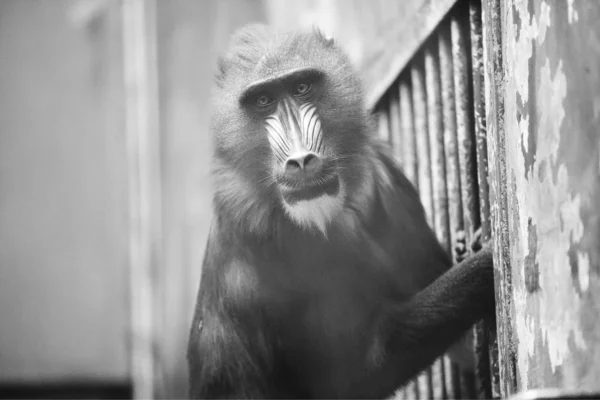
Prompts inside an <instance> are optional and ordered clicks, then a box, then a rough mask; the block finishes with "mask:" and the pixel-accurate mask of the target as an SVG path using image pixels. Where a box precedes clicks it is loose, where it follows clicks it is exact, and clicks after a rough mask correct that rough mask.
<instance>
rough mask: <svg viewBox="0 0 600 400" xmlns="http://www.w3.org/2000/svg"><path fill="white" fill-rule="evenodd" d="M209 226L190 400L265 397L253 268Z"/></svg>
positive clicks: (191, 355) (263, 345)
mask: <svg viewBox="0 0 600 400" xmlns="http://www.w3.org/2000/svg"><path fill="white" fill-rule="evenodd" d="M231 246H232V242H231V238H229V237H228V235H227V234H223V232H222V229H220V227H218V226H216V224H215V221H214V220H213V222H212V223H211V229H210V233H209V238H208V241H207V246H206V250H205V257H204V262H203V268H202V278H201V280H200V289H199V291H198V297H197V299H196V306H195V312H194V317H193V322H192V327H191V332H190V338H189V342H188V354H187V357H188V365H189V374H190V395H191V397H192V398H206V397H209V398H210V397H215V396H222V395H223V394H224V393H225V394H228V395H231V396H233V397H262V396H264V392H263V384H264V378H265V377H266V376H267V375H268V370H270V368H271V365H270V363H271V345H270V339H269V337H268V336H269V335H268V332H267V331H266V329H264V326H265V325H264V321H263V315H262V313H261V312H260V305H259V302H260V299H259V293H258V288H257V285H258V282H257V276H256V272H255V269H254V268H253V267H252V265H250V263H249V262H247V261H246V260H245V258H244V257H243V256H242V255H241V252H240V251H238V249H235V248H232V247H231Z"/></svg>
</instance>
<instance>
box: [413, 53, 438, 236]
mask: <svg viewBox="0 0 600 400" xmlns="http://www.w3.org/2000/svg"><path fill="white" fill-rule="evenodd" d="M411 77H412V84H413V88H412V89H413V90H412V95H413V112H414V118H415V119H414V128H415V142H416V148H417V156H418V160H419V165H418V169H417V177H418V178H417V179H418V182H419V196H420V197H421V202H422V203H423V207H424V208H425V214H426V215H427V220H428V222H429V225H430V226H433V195H432V190H433V188H432V186H431V158H430V155H429V134H428V123H427V111H428V110H427V94H426V92H425V71H424V68H423V60H422V57H421V56H418V58H416V59H415V60H414V61H413V64H412V66H411Z"/></svg>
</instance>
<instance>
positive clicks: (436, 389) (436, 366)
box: [431, 356, 447, 399]
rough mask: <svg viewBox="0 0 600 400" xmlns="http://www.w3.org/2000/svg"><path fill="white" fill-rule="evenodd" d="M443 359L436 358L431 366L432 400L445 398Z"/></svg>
mask: <svg viewBox="0 0 600 400" xmlns="http://www.w3.org/2000/svg"><path fill="white" fill-rule="evenodd" d="M443 359H444V356H442V357H440V358H438V359H437V360H435V362H434V363H433V365H432V366H431V383H432V385H431V388H432V393H433V397H432V398H433V399H445V398H446V397H447V392H446V379H445V370H444V360H443Z"/></svg>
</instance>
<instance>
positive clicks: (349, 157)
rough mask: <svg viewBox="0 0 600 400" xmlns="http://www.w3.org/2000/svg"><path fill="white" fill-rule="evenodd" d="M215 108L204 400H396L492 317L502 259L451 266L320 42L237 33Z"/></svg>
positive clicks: (201, 341) (346, 73)
mask: <svg viewBox="0 0 600 400" xmlns="http://www.w3.org/2000/svg"><path fill="white" fill-rule="evenodd" d="M217 75H218V76H217V84H216V90H215V93H214V98H213V100H212V105H213V107H214V110H213V118H212V127H211V129H212V132H213V134H214V146H215V148H214V159H213V166H214V172H213V177H214V199H213V218H212V223H211V228H210V234H209V239H208V243H207V248H206V255H205V259H204V264H203V267H202V279H201V282H200V290H199V294H198V298H197V304H196V309H195V314H194V318H193V323H192V328H191V333H190V340H189V348H188V361H189V374H190V376H189V379H190V395H191V397H193V398H384V397H386V396H389V395H392V394H393V393H394V391H395V390H396V389H397V388H399V387H400V386H401V385H403V384H404V383H406V382H407V381H408V380H409V379H411V378H413V377H414V376H415V375H416V374H418V373H419V372H420V371H421V370H422V369H424V368H425V367H427V366H429V365H430V364H431V363H432V362H433V361H434V360H435V359H436V358H437V357H439V356H440V355H441V354H443V353H444V352H445V351H446V350H447V348H448V347H449V346H451V345H452V344H453V343H454V342H456V341H457V340H458V339H460V338H461V336H462V335H463V334H464V333H465V332H466V331H467V330H468V329H469V328H470V327H471V326H472V325H473V323H475V322H476V321H478V320H479V319H481V318H483V317H486V316H493V314H494V289H493V265H492V252H491V248H490V246H484V249H483V250H482V251H480V252H478V253H476V254H475V255H472V256H471V257H469V258H467V259H466V260H465V261H463V262H462V263H460V264H458V265H457V266H454V267H453V268H450V265H451V262H450V258H449V257H448V255H447V254H446V253H445V251H444V250H443V249H442V247H441V246H440V244H439V243H438V241H437V240H436V237H435V235H434V233H433V232H432V231H431V229H430V228H429V226H428V224H427V222H426V219H425V215H424V211H423V207H422V205H421V203H420V201H419V197H418V194H417V192H416V190H415V188H414V187H413V186H412V185H411V183H410V182H409V181H408V180H407V178H406V177H405V176H404V175H403V173H402V172H401V171H400V169H399V168H398V166H397V165H396V164H395V162H394V160H393V157H392V156H391V155H390V152H389V149H388V148H387V146H385V145H384V144H380V143H378V142H377V139H376V138H375V135H374V134H373V128H372V127H371V125H370V124H371V123H370V117H369V114H368V113H367V110H366V108H365V104H364V100H363V96H362V93H361V83H360V81H359V79H358V77H357V75H356V73H355V72H354V71H353V69H352V68H351V65H350V62H349V60H348V58H347V57H346V55H344V53H343V52H342V51H341V50H340V49H339V47H338V46H337V44H335V43H333V42H332V41H331V40H329V39H327V38H325V37H324V36H323V35H322V34H320V33H319V32H318V31H312V32H307V33H298V32H295V33H279V32H273V31H271V30H270V29H269V28H268V27H266V26H263V25H251V26H247V27H244V28H242V29H240V30H239V31H238V32H236V33H235V34H234V36H233V38H232V41H231V43H230V47H229V50H228V52H227V53H226V54H225V55H224V56H223V57H222V58H221V59H220V62H219V71H218V74H217Z"/></svg>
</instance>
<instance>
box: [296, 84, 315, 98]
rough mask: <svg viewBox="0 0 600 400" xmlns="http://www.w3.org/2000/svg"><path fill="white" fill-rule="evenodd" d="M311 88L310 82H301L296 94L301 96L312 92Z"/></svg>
mask: <svg viewBox="0 0 600 400" xmlns="http://www.w3.org/2000/svg"><path fill="white" fill-rule="evenodd" d="M310 89H311V85H310V83H305V82H301V83H299V84H297V85H296V93H295V94H296V95H298V96H301V95H303V94H306V93H308V92H310Z"/></svg>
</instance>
